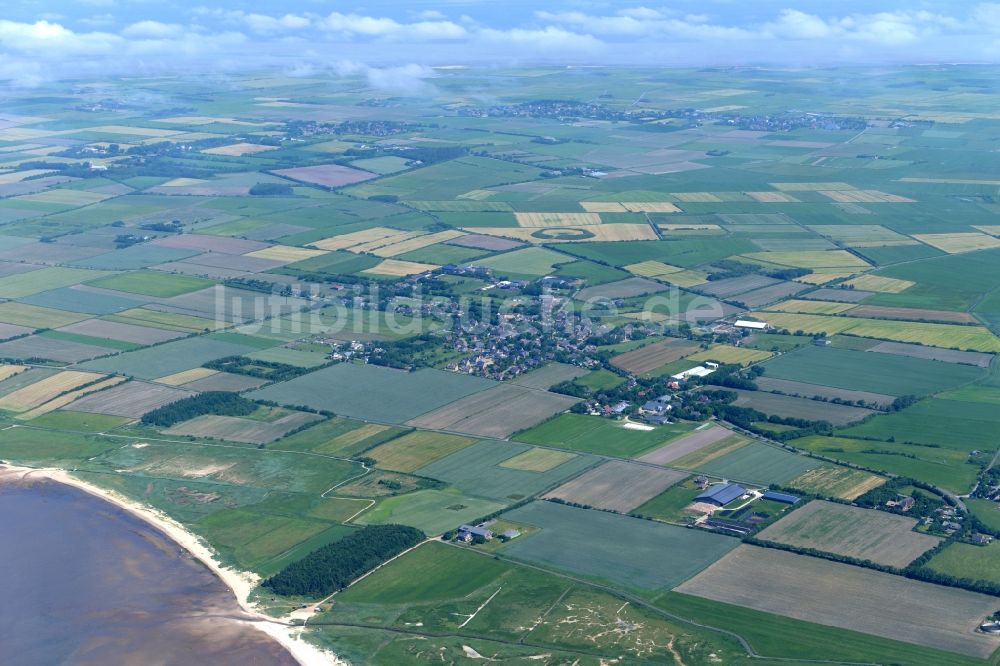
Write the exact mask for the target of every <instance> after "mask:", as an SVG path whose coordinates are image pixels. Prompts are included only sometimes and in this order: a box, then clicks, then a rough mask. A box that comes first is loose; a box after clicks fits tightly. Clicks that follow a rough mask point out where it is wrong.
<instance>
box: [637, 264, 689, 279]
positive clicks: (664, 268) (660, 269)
mask: <svg viewBox="0 0 1000 666" xmlns="http://www.w3.org/2000/svg"><path fill="white" fill-rule="evenodd" d="M623 268H624V269H625V270H627V271H628V272H629V273H632V274H633V275H640V276H642V277H658V276H660V275H669V274H670V273H680V272H681V271H683V270H684V269H683V268H681V267H679V266H671V265H670V264H665V263H663V262H661V261H640V262H639V263H637V264H629V265H628V266H624V267H623Z"/></svg>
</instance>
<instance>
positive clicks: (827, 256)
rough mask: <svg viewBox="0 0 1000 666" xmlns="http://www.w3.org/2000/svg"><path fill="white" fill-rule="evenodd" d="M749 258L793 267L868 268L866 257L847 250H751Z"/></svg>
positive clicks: (748, 254)
mask: <svg viewBox="0 0 1000 666" xmlns="http://www.w3.org/2000/svg"><path fill="white" fill-rule="evenodd" d="M742 256H744V257H746V258H747V259H755V260H757V261H765V262H767V263H771V264H778V265H780V266H791V267H793V268H868V263H867V262H865V260H864V259H861V258H860V257H858V256H856V255H853V254H851V253H850V252H848V251H847V250H810V251H804V252H749V253H747V254H744V255H742Z"/></svg>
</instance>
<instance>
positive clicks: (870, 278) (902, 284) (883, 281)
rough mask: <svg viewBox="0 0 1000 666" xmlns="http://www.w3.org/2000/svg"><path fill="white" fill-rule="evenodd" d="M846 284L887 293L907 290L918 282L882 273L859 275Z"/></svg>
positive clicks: (863, 289) (864, 289)
mask: <svg viewBox="0 0 1000 666" xmlns="http://www.w3.org/2000/svg"><path fill="white" fill-rule="evenodd" d="M844 284H847V285H850V286H852V287H854V288H855V289H861V290H862V291H878V292H881V293H885V294H898V293H900V292H903V291H906V290H907V289H909V288H910V287H912V286H913V285H915V284H916V282H911V281H909V280H899V279H897V278H891V277H882V276H881V275H859V276H858V277H856V278H852V279H850V280H848V281H847V282H845V283H844Z"/></svg>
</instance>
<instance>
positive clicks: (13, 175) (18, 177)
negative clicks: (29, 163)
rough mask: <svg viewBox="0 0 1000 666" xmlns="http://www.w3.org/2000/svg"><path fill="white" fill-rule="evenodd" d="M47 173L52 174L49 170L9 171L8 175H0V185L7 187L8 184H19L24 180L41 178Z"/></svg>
mask: <svg viewBox="0 0 1000 666" xmlns="http://www.w3.org/2000/svg"><path fill="white" fill-rule="evenodd" d="M47 173H52V170H51V169H27V170H25V171H11V172H10V173H3V174H0V185H8V184H10V183H20V182H21V181H22V180H24V179H25V178H31V177H34V176H41V175H44V174H47Z"/></svg>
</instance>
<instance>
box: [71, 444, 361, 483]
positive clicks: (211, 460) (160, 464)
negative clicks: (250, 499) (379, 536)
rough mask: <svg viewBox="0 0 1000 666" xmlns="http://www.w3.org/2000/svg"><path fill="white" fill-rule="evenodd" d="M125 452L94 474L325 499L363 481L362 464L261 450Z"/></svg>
mask: <svg viewBox="0 0 1000 666" xmlns="http://www.w3.org/2000/svg"><path fill="white" fill-rule="evenodd" d="M138 443H139V444H147V446H133V445H129V446H124V447H122V446H121V442H120V441H119V448H117V449H115V450H114V451H109V452H107V453H106V454H104V455H101V456H98V457H96V458H94V459H93V460H91V461H90V463H89V465H88V467H89V469H92V470H100V471H106V472H115V471H119V470H120V472H121V473H127V474H131V475H133V476H144V477H147V478H150V479H154V478H166V479H175V480H190V481H199V480H204V481H216V482H219V483H228V484H233V485H239V486H245V487H254V488H261V489H264V490H273V491H282V492H293V493H305V494H316V495H319V494H321V493H323V492H325V491H327V490H328V489H330V488H331V487H332V486H334V485H336V484H338V483H342V482H344V481H347V480H349V479H351V478H353V477H356V476H358V475H360V474H361V473H362V472H363V471H364V470H363V468H362V466H361V465H360V464H359V463H356V462H349V461H346V460H336V459H333V458H326V457H318V456H303V455H298V454H295V453H285V452H280V451H268V450H266V449H258V448H255V447H233V446H228V447H220V446H212V445H198V444H181V443H177V442H171V443H160V442H144V441H142V440H141V439H139V440H138Z"/></svg>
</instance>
